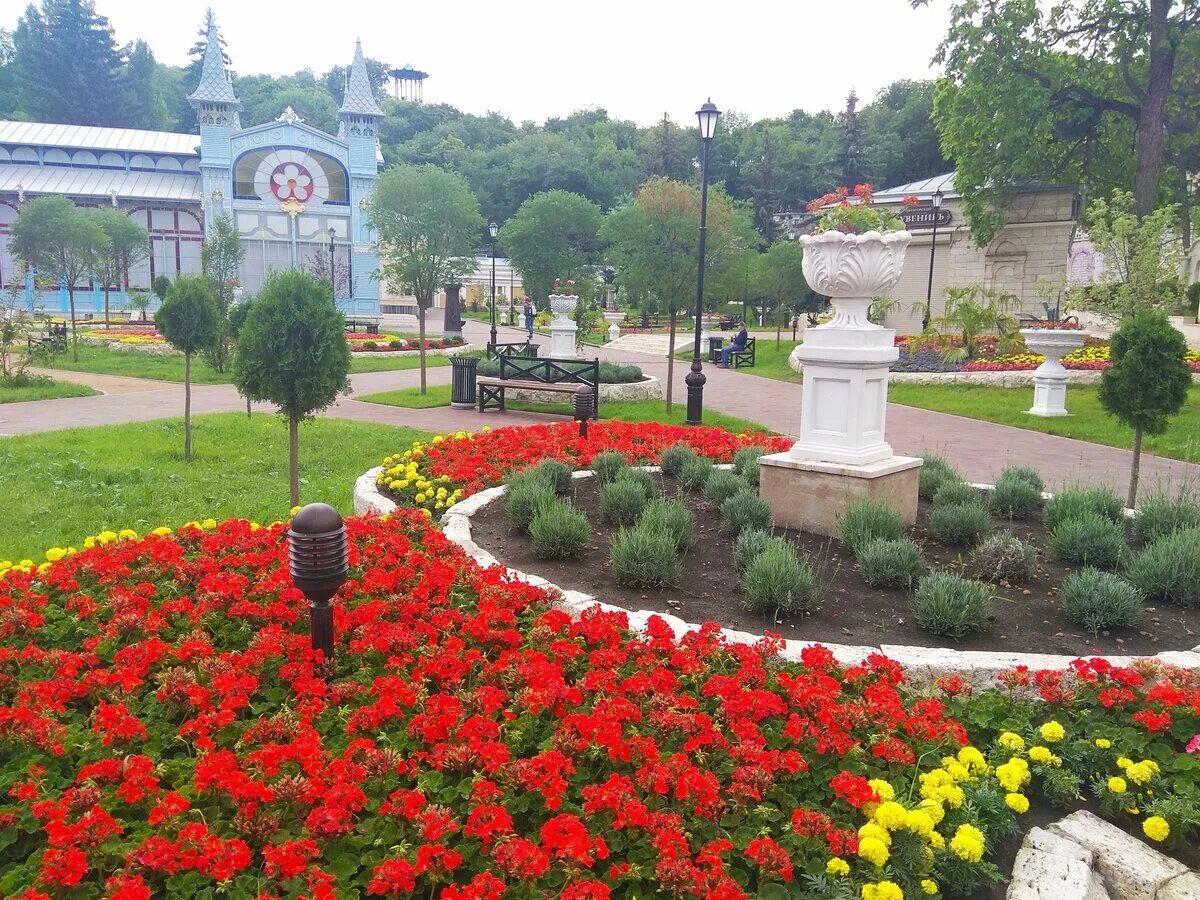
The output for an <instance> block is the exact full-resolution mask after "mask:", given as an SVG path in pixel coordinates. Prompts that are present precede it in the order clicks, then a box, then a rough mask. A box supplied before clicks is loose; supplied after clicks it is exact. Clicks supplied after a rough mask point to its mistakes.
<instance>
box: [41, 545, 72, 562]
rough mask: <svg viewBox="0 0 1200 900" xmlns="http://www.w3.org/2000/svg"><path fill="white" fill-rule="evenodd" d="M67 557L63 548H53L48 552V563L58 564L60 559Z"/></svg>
mask: <svg viewBox="0 0 1200 900" xmlns="http://www.w3.org/2000/svg"><path fill="white" fill-rule="evenodd" d="M66 555H67V551H66V550H64V549H63V548H62V547H51V548H50V549H49V550H47V551H46V561H47V562H58V561H59V560H60V559H62V558H63V557H65V556H66Z"/></svg>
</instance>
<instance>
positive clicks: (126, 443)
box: [0, 413, 425, 561]
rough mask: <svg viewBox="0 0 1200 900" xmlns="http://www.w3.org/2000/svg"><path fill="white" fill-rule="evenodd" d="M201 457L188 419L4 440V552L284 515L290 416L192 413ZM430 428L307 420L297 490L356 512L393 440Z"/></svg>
mask: <svg viewBox="0 0 1200 900" xmlns="http://www.w3.org/2000/svg"><path fill="white" fill-rule="evenodd" d="M193 421H194V431H193V450H194V453H193V460H192V462H191V463H190V464H185V463H184V461H183V420H182V419H165V420H159V421H155V422H145V423H138V424H133V425H112V426H104V427H99V428H73V429H69V430H66V431H52V432H47V433H45V434H35V435H28V436H24V437H12V438H5V439H4V440H2V441H0V558H4V559H14V560H16V559H23V558H26V557H28V558H30V559H34V560H39V561H40V560H41V559H42V558H43V556H42V555H43V554H44V552H45V551H46V549H47V548H49V547H55V546H66V545H67V544H74V545H75V546H79V544H78V543H77V542H78V541H81V540H82V539H83V538H84V537H86V536H87V535H89V534H96V533H97V532H99V531H101V530H103V529H105V528H111V529H113V530H119V529H121V528H133V529H135V530H136V531H138V532H139V533H143V532H145V531H147V530H149V529H152V528H156V527H157V526H159V525H180V524H182V523H184V522H187V521H190V520H193V519H204V518H207V517H210V516H211V517H212V518H215V519H224V518H229V517H231V516H239V517H243V518H247V519H252V520H254V521H258V522H273V521H275V520H276V519H280V518H283V517H286V516H287V512H288V506H289V504H288V487H287V425H286V423H285V422H284V421H283V420H282V419H281V418H279V417H278V416H275V415H271V414H266V413H255V414H254V416H253V418H250V419H247V417H246V416H245V415H244V414H242V413H218V414H213V415H203V416H196V417H195V419H194V420H193ZM424 436H425V435H424V433H423V432H419V431H416V430H414V429H410V428H395V427H392V426H390V425H376V424H370V423H364V422H349V421H345V420H341V419H324V418H321V419H316V420H314V421H311V422H305V423H304V424H302V425H301V426H300V479H301V481H300V496H301V500H302V501H303V502H305V503H309V502H313V501H318V500H320V501H323V502H326V503H331V504H333V505H334V506H336V507H337V508H338V509H340V510H341V511H342V512H343V513H349V512H350V511H351V493H352V490H353V486H354V479H355V478H357V477H358V476H359V475H361V474H362V473H363V472H365V471H366V470H367V469H369V468H371V466H374V465H377V464H378V462H379V457H380V455H381V454H382V453H383V452H384V450H385V449H387V448H389V447H403V446H407V444H408V443H409V442H410V441H414V440H419V439H421V438H423V437H424Z"/></svg>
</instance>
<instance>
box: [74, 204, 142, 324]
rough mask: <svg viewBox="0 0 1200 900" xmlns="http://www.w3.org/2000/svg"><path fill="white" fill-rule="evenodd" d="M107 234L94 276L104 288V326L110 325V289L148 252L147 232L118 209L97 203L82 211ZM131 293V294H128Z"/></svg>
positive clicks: (118, 286)
mask: <svg viewBox="0 0 1200 900" xmlns="http://www.w3.org/2000/svg"><path fill="white" fill-rule="evenodd" d="M85 212H86V214H87V215H88V216H90V217H91V218H92V220H93V221H94V222H95V223H96V224H97V225H99V226H100V230H101V231H103V232H104V235H105V237H107V238H108V249H107V251H106V252H104V253H101V254H100V255H99V257H98V259H97V260H96V278H97V280H98V281H99V282H100V285H101V287H103V289H104V328H105V330H107V329H108V327H109V291H110V290H112V288H114V287H116V288H118V289H120V287H121V281H122V279H124V278H126V277H127V276H128V275H129V270H130V268H132V267H133V266H136V265H138V263H140V262H142V261H143V260H144V259H146V258H147V257H149V256H150V233H149V232H148V231H146V229H145V228H143V227H142V226H141V225H139V224H138V223H137V222H135V221H133V219H131V218H129V216H127V215H126V214H125V213H124V212H122V211H121V210H119V209H114V208H113V207H111V206H98V207H95V208H94V209H89V210H86V211H85ZM131 296H132V295H131Z"/></svg>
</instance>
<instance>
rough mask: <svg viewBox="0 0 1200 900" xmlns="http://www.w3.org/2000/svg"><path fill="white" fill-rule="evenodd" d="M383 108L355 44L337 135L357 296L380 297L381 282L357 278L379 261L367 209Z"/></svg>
mask: <svg viewBox="0 0 1200 900" xmlns="http://www.w3.org/2000/svg"><path fill="white" fill-rule="evenodd" d="M383 115H384V113H383V110H382V109H380V107H379V103H378V102H377V101H376V100H375V90H374V88H373V86H372V85H371V76H370V75H369V74H368V73H367V61H366V59H365V58H364V57H363V51H362V41H357V42H356V43H355V45H354V62H353V64H352V65H351V66H350V74H349V75H348V76H347V78H346V96H345V97H344V98H343V100H342V105H341V108H340V109H339V110H338V137H339V138H340V139H341V140H343V141H345V142H346V144H347V146H348V147H349V150H350V154H349V156H350V215H351V228H350V240H351V248H350V250H351V269H352V271H353V272H354V273H355V278H354V281H355V287H354V294H355V296H356V297H363V298H369V297H371V296H372V294H373V297H374V299H378V297H379V293H378V291H379V285H378V281H377V280H376V279H374V278H370V277H364V278H360V277H358V273H373V272H374V271H375V270H376V269H377V268H378V266H379V260H378V259H377V258H376V256H375V254H374V252H373V251H372V246H371V245H372V241H373V236H372V235H371V234H370V229H369V228H368V227H367V210H368V209H369V207H370V202H371V194H372V193H373V191H374V189H375V178H376V176H377V175H378V174H379V163H380V162H381V161H382V159H381V156H382V154H381V153H380V150H379V137H378V134H379V122H380V120H382V119H383Z"/></svg>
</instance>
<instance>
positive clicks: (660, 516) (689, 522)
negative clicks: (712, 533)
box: [638, 499, 696, 553]
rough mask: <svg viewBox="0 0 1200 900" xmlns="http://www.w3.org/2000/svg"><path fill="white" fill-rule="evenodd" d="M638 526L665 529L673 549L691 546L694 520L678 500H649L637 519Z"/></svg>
mask: <svg viewBox="0 0 1200 900" xmlns="http://www.w3.org/2000/svg"><path fill="white" fill-rule="evenodd" d="M638 526H639V527H641V528H648V529H651V530H655V531H665V532H666V533H667V534H668V535H669V536H670V538H671V543H672V544H674V545H675V549H676V550H678V551H679V552H680V553H682V552H683V551H684V550H686V549H687V548H688V547H690V546H692V535H693V533H694V532H695V530H696V520H695V518H694V517H693V516H692V513H691V511H690V510H689V509H688V508H687V507H686V506H684V505H683V504H682V503H680V502H679V501H678V500H661V499H660V500H651V501H650V503H649V504H647V506H646V508H645V509H644V510H642V515H641V517H640V518H639V519H638Z"/></svg>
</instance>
